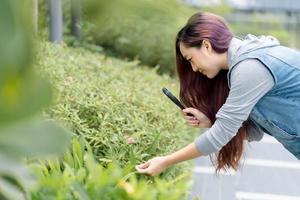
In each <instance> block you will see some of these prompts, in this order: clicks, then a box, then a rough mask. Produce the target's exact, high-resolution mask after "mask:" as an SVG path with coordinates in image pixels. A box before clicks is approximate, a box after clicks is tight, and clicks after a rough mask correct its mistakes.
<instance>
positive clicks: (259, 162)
mask: <svg viewBox="0 0 300 200" xmlns="http://www.w3.org/2000/svg"><path fill="white" fill-rule="evenodd" d="M242 163H243V162H242ZM244 164H245V165H253V166H261V167H277V168H288V169H300V162H289V161H282V160H268V159H254V158H247V159H246V160H245V162H244Z"/></svg>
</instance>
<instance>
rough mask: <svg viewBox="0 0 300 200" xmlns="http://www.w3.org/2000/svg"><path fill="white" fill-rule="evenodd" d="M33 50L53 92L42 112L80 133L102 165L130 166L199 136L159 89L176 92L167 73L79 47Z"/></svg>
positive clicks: (170, 174)
mask: <svg viewBox="0 0 300 200" xmlns="http://www.w3.org/2000/svg"><path fill="white" fill-rule="evenodd" d="M39 52H40V53H39V55H38V56H37V63H36V65H37V66H38V68H37V69H39V70H40V71H42V72H43V74H46V75H47V77H49V79H50V80H51V82H52V84H53V85H54V86H55V91H56V101H55V103H54V104H53V105H52V107H51V108H50V109H48V110H47V111H46V113H47V116H48V117H50V118H55V119H57V120H59V121H62V122H63V123H64V124H65V125H67V126H68V127H70V129H71V130H72V131H73V132H75V133H76V134H78V135H82V136H84V137H85V138H86V139H87V141H88V142H89V143H90V144H91V146H92V147H93V152H94V154H95V156H96V158H97V160H98V161H99V162H101V163H102V164H103V165H106V164H107V163H109V162H113V161H118V163H119V164H120V166H121V167H124V166H126V165H128V164H129V163H130V164H132V165H134V164H137V163H140V162H143V161H146V160H148V159H150V158H152V157H154V156H157V155H161V154H168V153H171V152H173V151H175V150H178V149H179V148H182V147H184V146H185V145H187V144H189V143H190V142H192V141H193V139H194V137H196V135H197V134H199V133H198V132H199V131H197V130H196V129H191V128H189V127H187V126H186V125H185V124H184V123H185V121H184V120H183V118H182V117H181V116H180V112H179V110H178V108H177V107H176V106H175V105H174V104H173V103H171V102H170V101H169V100H168V99H167V98H166V97H165V96H164V95H163V93H162V92H161V88H162V87H167V88H169V89H170V90H171V91H173V92H174V93H175V94H176V93H177V91H178V85H177V83H175V81H174V80H172V79H171V78H170V77H169V76H167V75H164V76H159V75H157V73H156V71H155V69H148V68H146V67H143V66H140V67H137V63H136V62H124V61H121V60H118V59H113V58H109V57H106V56H105V55H97V54H95V53H90V52H88V51H86V50H84V49H79V48H77V49H72V48H60V47H57V46H53V45H50V44H49V43H43V44H41V45H40V46H39ZM132 140H133V141H132ZM186 166H188V163H187V162H185V163H182V164H180V165H178V166H177V167H175V168H170V169H169V170H167V171H166V172H165V173H163V174H162V176H164V177H166V178H167V177H174V175H175V174H177V175H178V173H179V172H182V170H184V169H186Z"/></svg>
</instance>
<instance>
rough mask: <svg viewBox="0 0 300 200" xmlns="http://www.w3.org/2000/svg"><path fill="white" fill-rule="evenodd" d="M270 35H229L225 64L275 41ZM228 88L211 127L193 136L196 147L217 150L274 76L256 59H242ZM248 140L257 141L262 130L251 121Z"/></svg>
mask: <svg viewBox="0 0 300 200" xmlns="http://www.w3.org/2000/svg"><path fill="white" fill-rule="evenodd" d="M278 44H279V42H278V40H277V39H276V38H274V37H272V36H259V37H256V36H254V35H250V34H249V35H247V36H246V37H245V38H244V39H243V40H240V39H238V38H233V39H232V40H231V42H230V45H229V49H228V54H227V58H228V66H229V69H231V68H232V67H233V66H231V65H232V63H234V61H235V59H237V58H238V57H239V56H241V55H243V54H244V53H247V52H250V51H253V50H256V49H260V48H268V47H272V46H274V45H278ZM229 82H230V91H229V95H228V97H227V99H226V102H225V104H224V105H223V106H222V107H221V108H220V109H219V111H218V112H217V114H216V121H215V123H214V124H213V125H212V127H211V128H209V129H207V130H206V131H205V132H204V133H203V134H201V135H200V136H199V137H197V138H196V139H195V141H194V142H195V144H196V146H197V149H198V150H199V151H200V152H201V153H202V154H203V155H208V154H211V153H214V152H216V151H219V150H220V149H221V148H222V147H223V146H224V145H226V144H227V143H228V142H229V141H230V140H231V139H232V138H233V137H234V136H235V135H236V134H237V132H238V129H239V128H240V127H241V126H242V123H243V122H244V121H246V120H247V119H248V117H249V114H250V112H251V110H252V109H253V107H254V106H255V104H256V103H257V102H258V101H259V99H260V98H262V97H263V96H264V95H265V94H266V93H267V92H268V91H270V90H271V88H272V87H273V86H274V83H275V82H274V79H273V77H272V75H271V73H270V72H269V71H268V69H267V68H266V67H265V66H264V65H263V64H262V63H261V62H260V61H258V60H256V59H246V60H243V61H242V62H240V63H238V64H237V65H235V66H234V68H233V69H232V72H231V76H230V81H229ZM249 128H250V129H251V130H249V133H251V134H249V135H248V140H249V141H258V140H260V139H261V138H262V136H263V132H262V130H260V128H259V127H258V126H256V125H255V124H254V123H252V122H251V126H250V127H249Z"/></svg>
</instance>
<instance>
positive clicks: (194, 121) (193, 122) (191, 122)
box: [187, 120, 200, 124]
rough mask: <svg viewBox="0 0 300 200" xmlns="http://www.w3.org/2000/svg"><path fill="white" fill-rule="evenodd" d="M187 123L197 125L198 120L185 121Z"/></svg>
mask: <svg viewBox="0 0 300 200" xmlns="http://www.w3.org/2000/svg"><path fill="white" fill-rule="evenodd" d="M187 122H188V123H189V124H199V123H200V121H199V120H187Z"/></svg>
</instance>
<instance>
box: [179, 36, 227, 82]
mask: <svg viewBox="0 0 300 200" xmlns="http://www.w3.org/2000/svg"><path fill="white" fill-rule="evenodd" d="M179 48H180V52H181V54H182V56H183V57H184V58H185V59H186V60H187V61H189V62H190V64H191V66H192V69H193V71H194V72H197V71H199V72H200V73H202V74H203V75H205V76H207V77H208V78H210V79H212V78H214V77H215V76H216V75H217V74H218V73H219V71H220V70H221V69H222V68H221V67H220V66H219V65H220V59H219V56H218V54H217V53H216V52H215V51H214V50H213V49H212V47H211V44H210V42H209V41H207V40H203V42H202V45H201V47H187V46H185V45H184V44H183V43H182V42H180V44H179Z"/></svg>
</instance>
